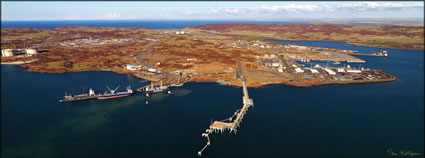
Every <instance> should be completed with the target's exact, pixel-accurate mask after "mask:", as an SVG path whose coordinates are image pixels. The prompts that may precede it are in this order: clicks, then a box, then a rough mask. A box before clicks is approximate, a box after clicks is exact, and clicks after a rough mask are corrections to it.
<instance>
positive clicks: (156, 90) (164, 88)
mask: <svg viewBox="0 0 425 158" xmlns="http://www.w3.org/2000/svg"><path fill="white" fill-rule="evenodd" d="M163 92H168V93H169V94H171V91H170V89H169V88H168V87H167V86H163V85H162V81H161V84H160V86H159V87H154V86H153V83H152V82H151V86H150V87H145V88H143V93H145V94H146V96H149V94H153V93H163Z"/></svg>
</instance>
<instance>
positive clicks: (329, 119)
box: [1, 41, 424, 158]
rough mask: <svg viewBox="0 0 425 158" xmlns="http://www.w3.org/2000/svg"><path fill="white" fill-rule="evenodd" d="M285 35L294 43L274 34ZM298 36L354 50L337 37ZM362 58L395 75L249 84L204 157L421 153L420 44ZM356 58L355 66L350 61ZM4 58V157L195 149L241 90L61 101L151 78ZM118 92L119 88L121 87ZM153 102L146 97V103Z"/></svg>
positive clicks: (209, 86)
mask: <svg viewBox="0 0 425 158" xmlns="http://www.w3.org/2000/svg"><path fill="white" fill-rule="evenodd" d="M275 42H281V43H288V42H289V41H275ZM295 44H301V45H310V46H314V45H317V46H322V47H332V48H340V49H350V50H357V51H359V52H360V53H362V52H364V53H368V52H371V51H379V50H380V49H378V48H370V47H356V46H350V45H346V44H344V43H338V42H307V41H303V42H299V43H295ZM387 50H388V52H389V57H387V58H382V57H359V58H361V59H364V60H366V61H367V63H364V64H362V66H365V67H369V68H377V69H382V70H383V71H385V72H388V73H390V74H392V75H394V76H396V77H397V78H398V80H397V81H394V82H389V83H375V84H362V85H326V86H317V87H313V88H297V87H291V86H285V85H270V86H266V87H262V88H249V89H248V90H249V94H250V97H251V98H252V99H253V100H254V103H255V107H254V108H252V109H250V110H249V111H248V112H247V114H246V115H245V117H244V120H243V122H242V124H241V127H240V128H239V129H238V133H237V134H236V135H235V134H228V133H227V132H225V133H224V134H213V135H212V136H211V138H212V140H211V146H210V147H208V148H207V149H206V150H205V151H204V153H203V155H202V156H203V157H300V158H303V157H312V158H316V157H353V158H358V157H392V156H390V155H388V153H387V150H388V149H389V148H391V149H393V150H394V151H395V152H398V151H400V150H404V151H414V152H418V153H422V156H417V157H423V155H424V135H423V133H424V83H423V81H424V52H423V51H410V50H398V49H387ZM353 66H355V65H353ZM24 70H25V68H21V67H18V66H13V65H1V81H2V82H1V92H2V93H1V105H2V107H1V108H2V110H1V121H2V122H1V126H2V128H1V130H2V135H1V137H2V139H1V143H2V151H1V152H2V153H1V154H2V157H61V158H62V157H196V154H197V152H198V150H199V149H200V148H201V147H203V146H204V145H205V143H206V139H205V138H202V137H201V133H202V132H204V131H205V129H206V128H208V126H209V124H210V120H211V119H214V120H221V119H225V118H227V117H229V116H231V115H232V114H233V113H234V111H235V110H236V109H238V108H240V107H241V106H242V89H241V88H236V87H228V86H219V85H218V84H215V83H204V84H196V83H188V84H185V85H184V86H183V87H174V88H172V89H171V90H172V91H173V94H172V95H169V94H159V95H153V96H151V97H149V98H148V97H145V96H143V95H141V94H136V95H134V96H131V97H126V98H121V99H113V100H90V101H84V102H75V103H59V102H58V100H59V99H62V98H63V95H64V92H65V91H67V92H68V93H70V92H71V91H72V89H74V91H75V92H76V93H80V92H81V91H82V89H83V88H85V90H86V91H87V90H88V88H94V89H95V90H96V91H98V92H103V91H104V90H106V87H105V85H108V86H109V87H115V86H117V85H119V84H121V85H122V87H125V86H127V85H131V86H132V87H133V88H136V87H139V86H143V85H145V84H148V83H147V82H145V81H143V80H139V79H137V78H134V77H132V76H130V75H117V74H113V73H110V72H80V73H67V74H41V73H33V72H24ZM119 90H123V88H120V89H119ZM146 101H148V104H146Z"/></svg>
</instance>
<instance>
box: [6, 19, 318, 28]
mask: <svg viewBox="0 0 425 158" xmlns="http://www.w3.org/2000/svg"><path fill="white" fill-rule="evenodd" d="M229 23H243V24H311V23H309V22H281V21H205V20H200V21H155V20H146V21H142V20H95V21H86V20H72V21H2V22H1V27H2V28H12V27H26V28H40V29H54V28H56V27H62V26H92V27H143V28H150V29H183V28H185V27H187V26H200V25H205V24H229Z"/></svg>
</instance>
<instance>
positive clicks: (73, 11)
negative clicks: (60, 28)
mask: <svg viewBox="0 0 425 158" xmlns="http://www.w3.org/2000/svg"><path fill="white" fill-rule="evenodd" d="M423 14H424V2H421V1H413V2H409V1H403V2H397V1H388V2H381V1H380V2H365V1H359V2H355V1H351V2H343V1H342V2H335V1H331V2H300V1H298V2H223V1H220V2H213V1H206V2H107V1H106V2H82V1H75V2H64V1H63V2H4V1H2V2H1V20H2V21H13V20H133V19H156V20H173V19H176V20H177V19H198V20H201V19H202V20H213V19H218V20H221V19H282V20H284V19H290V18H303V19H305V18H307V19H319V18H424V15H423Z"/></svg>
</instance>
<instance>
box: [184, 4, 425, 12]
mask: <svg viewBox="0 0 425 158" xmlns="http://www.w3.org/2000/svg"><path fill="white" fill-rule="evenodd" d="M406 8H418V9H423V8H424V3H422V2H417V3H393V2H386V3H382V2H359V3H347V4H333V5H325V4H295V3H292V4H285V5H271V6H269V5H263V6H260V7H253V8H226V7H215V8H211V9H208V10H206V11H200V10H191V11H182V12H180V13H181V14H183V15H199V14H204V15H205V14H206V15H212V14H230V15H253V14H259V13H260V14H261V13H272V14H276V13H300V12H343V11H373V10H402V9H406Z"/></svg>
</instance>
